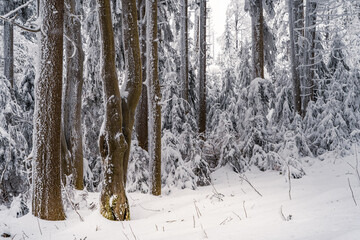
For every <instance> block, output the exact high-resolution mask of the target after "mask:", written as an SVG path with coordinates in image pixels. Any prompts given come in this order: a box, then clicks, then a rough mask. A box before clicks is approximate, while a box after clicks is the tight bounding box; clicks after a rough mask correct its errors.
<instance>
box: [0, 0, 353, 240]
mask: <svg viewBox="0 0 360 240" xmlns="http://www.w3.org/2000/svg"><path fill="white" fill-rule="evenodd" d="M228 2H229V5H228V6H227V10H226V17H225V19H226V21H225V22H224V23H223V29H222V33H221V37H219V38H215V37H214V36H215V33H214V27H213V21H214V19H213V14H214V12H216V9H212V8H210V5H209V4H207V3H206V1H205V0H181V1H175V0H160V1H156V0H153V1H151V0H137V1H135V0H65V1H59V0H38V1H35V0H0V16H1V20H2V21H1V25H0V29H1V31H0V39H1V40H0V52H1V54H0V205H2V208H1V210H2V211H8V209H11V212H13V213H15V215H16V216H17V217H21V216H23V215H26V214H28V213H29V211H30V213H29V215H30V214H31V212H32V214H33V215H35V216H37V217H39V218H41V219H49V220H61V219H64V218H65V217H64V216H65V215H66V212H67V211H73V210H75V211H77V210H81V207H80V206H81V204H80V202H79V201H78V202H77V200H76V199H77V198H76V196H78V195H79V192H81V194H82V195H81V196H83V197H84V198H86V196H87V195H88V194H91V193H96V194H97V195H96V196H98V195H99V194H100V203H99V200H98V198H99V197H97V201H98V202H95V203H94V204H96V206H95V208H99V209H100V212H101V214H102V215H103V216H104V217H105V218H108V219H111V220H129V219H131V217H130V216H131V215H130V213H129V211H131V206H130V207H129V203H128V199H127V197H126V194H130V193H133V192H138V193H142V194H154V195H165V196H166V195H171V194H172V192H173V191H175V190H176V189H191V190H195V192H196V191H198V189H199V188H201V187H203V186H211V185H212V186H214V185H213V182H212V177H211V176H212V174H213V173H214V172H216V171H219V170H221V169H222V168H223V167H229V169H231V171H234V172H235V173H236V174H238V175H239V176H241V177H242V178H245V177H244V176H245V175H244V174H247V173H249V174H250V172H254V171H255V170H254V169H258V170H260V171H259V172H256V174H257V175H261V174H265V173H263V172H268V171H270V172H276V173H279V174H280V175H281V176H283V178H284V177H285V178H286V179H287V181H288V182H290V181H291V179H301V178H302V177H303V176H305V175H306V174H307V171H305V168H306V167H308V166H311V165H312V164H314V163H316V162H321V161H326V160H327V159H328V158H329V156H331V158H335V159H337V158H340V159H341V158H344V157H347V156H353V155H354V154H357V146H358V141H359V140H360V3H359V1H357V0H329V1H323V0H274V1H272V0H245V1H243V0H230V1H228ZM59 9H63V13H64V14H59V13H58V12H57V11H58V10H59ZM60 11H61V10H60ZM110 14H111V15H110ZM53 15H54V16H55V15H56V17H54V16H53ZM58 15H63V16H60V18H58V17H57V16H58ZM134 16H136V18H134ZM215 21H216V19H215ZM46 24H47V25H46ZM109 24H111V25H112V27H109V26H111V25H109ZM217 24H218V23H217ZM45 25H46V26H45ZM44 26H45V27H44ZM52 27H57V29H60V32H61V34H59V32H58V33H57V35H56V34H55V35H51V34H53V32H52V31H51V30H52V29H51V28H52ZM218 34H219V33H218ZM54 39H55V40H54ZM59 39H60V40H59ZM134 39H136V40H134ZM47 41H48V42H50V43H46V42H47ZM51 42H52V43H51ZM44 44H48V45H47V46H50V45H51V44H53V46H55V47H54V48H51V47H49V48H48V47H47V48H45V47H44V46H45V45H44ZM49 44H50V45H49ZM214 45H217V46H220V48H221V50H217V51H216V52H215V49H214ZM44 49H45V50H44ZM59 49H60V51H59ZM51 56H53V57H51ZM50 61H53V62H50ZM53 63H57V64H56V65H54V64H53ZM112 66H114V67H112ZM49 69H50V70H49ZM54 69H55V70H54ZM59 72H60V75H57V73H59ZM42 74H43V75H42ZM59 76H60V77H59ZM109 79H110V80H109ZM37 82H38V83H37ZM141 85H142V89H141ZM56 94H58V95H59V96H58V98H56V97H55V95H56ZM120 98H121V99H120ZM104 99H105V100H104ZM114 99H115V100H114ZM57 100H60V101H57ZM114 106H115V107H114ZM135 108H136V110H135ZM114 109H115V110H114ZM119 109H120V112H116V111H118V110H119ZM51 114H54V115H51ZM46 116H49V117H48V118H46ZM54 116H55V117H54ZM119 116H120V117H119ZM42 117H43V118H42ZM39 119H40V120H39ZM44 119H48V120H44ZM48 121H49V122H53V123H51V124H47V123H48ZM119 123H120V124H119ZM42 124H44V125H46V126H43V125H42ZM116 124H117V125H116ZM35 125H36V126H35ZM48 131H51V132H48ZM54 131H55V132H54ZM43 136H47V137H48V138H46V137H44V139H45V140H44V141H42V140H41V137H43ZM39 139H40V140H39ZM46 139H49V141H50V142H51V144H50V143H49V144H48V145H47V142H46V141H47V140H46ZM34 141H35V142H34ZM112 141H113V142H112ZM42 144H43V145H42ZM99 144H100V145H99ZM112 144H113V145H112ZM124 146H125V147H124ZM44 149H45V150H44ZM54 149H55V150H54ZM119 156H120V157H119ZM127 159H128V161H127ZM349 165H350V166H351V168H350V170H351V171H354V175H355V176H357V178H358V179H357V180H356V181H360V176H359V170H358V162H357V158H356V165H355V164H349ZM34 166H36V167H34ZM54 169H55V170H54ZM226 169H227V168H226ZM226 174H228V173H226ZM245 179H246V178H245ZM227 181H229V179H227ZM246 181H247V180H246ZM359 183H360V182H359ZM49 184H50V185H49ZM250 184H251V183H250ZM314 184H315V183H314ZM353 185H355V180H354V183H353ZM345 187H346V189H347V190H349V189H348V186H346V185H345ZM349 187H350V189H351V192H353V189H352V188H354V187H355V186H352V185H351V184H350V181H349ZM49 189H51V190H49ZM79 190H81V191H79ZM215 191H216V190H215ZM56 194H57V195H56ZM349 196H350V195H349ZM352 197H353V198H356V197H354V195H353V196H352ZM290 198H291V197H290ZM44 199H45V200H44ZM155 201H156V200H155ZM351 201H352V200H351ZM354 201H355V199H354ZM359 201H360V199H359ZM49 202H50V203H49ZM52 203H53V204H52ZM194 204H195V203H194ZM195 206H196V204H195ZM53 208H54V209H55V210H49V209H53ZM76 209H77V210H76ZM99 209H98V210H97V211H99ZM64 214H65V215H64ZM4 221H5V223H6V220H4ZM194 221H195V218H194ZM194 225H195V223H194ZM0 227H1V226H0ZM204 232H205V231H204ZM0 234H2V232H0ZM205 234H206V233H205ZM215 239H216V238H215ZM349 239H350V238H349Z"/></svg>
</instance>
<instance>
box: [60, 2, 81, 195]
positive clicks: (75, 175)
mask: <svg viewBox="0 0 360 240" xmlns="http://www.w3.org/2000/svg"><path fill="white" fill-rule="evenodd" d="M65 3H66V6H67V8H68V9H67V11H66V13H67V14H66V15H65V36H66V38H69V39H67V41H65V53H66V54H65V62H66V76H65V78H64V80H65V81H64V84H65V86H64V99H63V119H64V120H63V121H64V135H65V141H66V146H67V149H68V150H69V152H70V156H71V160H70V161H71V166H72V169H71V173H72V179H73V184H74V187H75V189H78V190H82V189H83V188H84V184H83V175H84V173H83V165H84V164H83V148H82V129H81V105H82V104H81V102H82V101H81V95H82V87H83V82H84V80H83V69H84V67H83V64H84V53H83V49H82V40H81V22H80V19H79V18H78V17H74V16H80V15H81V6H79V5H80V3H78V2H76V1H75V0H65Z"/></svg>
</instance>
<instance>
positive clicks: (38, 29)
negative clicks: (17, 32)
mask: <svg viewBox="0 0 360 240" xmlns="http://www.w3.org/2000/svg"><path fill="white" fill-rule="evenodd" d="M0 19H2V20H4V21H6V22H8V23H10V24H13V25H15V26H17V27H19V28H21V29H23V30H25V31H28V32H33V33H36V32H40V29H41V28H40V27H39V26H38V27H37V28H28V27H25V26H23V25H20V24H18V23H16V22H15V21H14V20H11V19H7V18H5V17H3V16H0Z"/></svg>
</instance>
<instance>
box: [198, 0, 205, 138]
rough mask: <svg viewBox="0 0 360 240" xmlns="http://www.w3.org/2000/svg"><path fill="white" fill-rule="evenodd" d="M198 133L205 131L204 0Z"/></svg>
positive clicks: (201, 17) (203, 8)
mask: <svg viewBox="0 0 360 240" xmlns="http://www.w3.org/2000/svg"><path fill="white" fill-rule="evenodd" d="M199 79H200V82H199V98H200V99H199V133H200V134H202V135H203V137H204V135H205V131H206V0H201V1H200V64H199Z"/></svg>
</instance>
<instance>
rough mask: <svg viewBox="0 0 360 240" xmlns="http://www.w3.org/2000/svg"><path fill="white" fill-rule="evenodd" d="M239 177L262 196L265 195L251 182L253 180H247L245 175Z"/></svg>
mask: <svg viewBox="0 0 360 240" xmlns="http://www.w3.org/2000/svg"><path fill="white" fill-rule="evenodd" d="M239 177H240V178H241V179H242V180H244V181H245V182H247V183H248V184H249V185H250V186H251V187H252V189H254V191H255V192H256V193H257V194H259V196H260V197H262V196H263V195H262V194H261V193H260V192H259V191H258V190H257V189H256V188H255V187H254V186H253V185H252V184H251V182H249V180H247V179H246V178H244V177H243V176H241V175H239Z"/></svg>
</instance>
